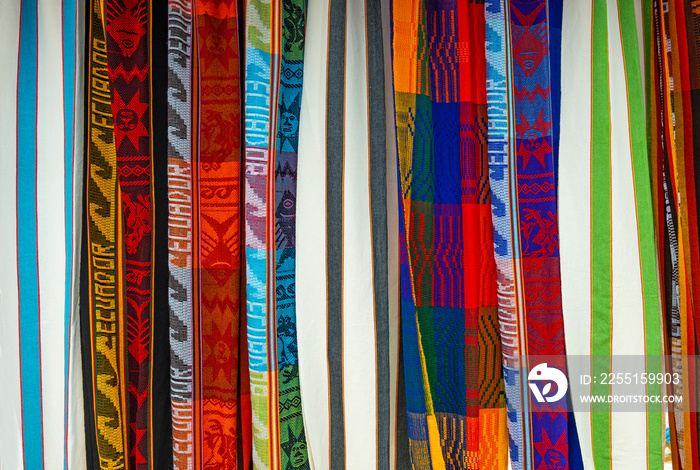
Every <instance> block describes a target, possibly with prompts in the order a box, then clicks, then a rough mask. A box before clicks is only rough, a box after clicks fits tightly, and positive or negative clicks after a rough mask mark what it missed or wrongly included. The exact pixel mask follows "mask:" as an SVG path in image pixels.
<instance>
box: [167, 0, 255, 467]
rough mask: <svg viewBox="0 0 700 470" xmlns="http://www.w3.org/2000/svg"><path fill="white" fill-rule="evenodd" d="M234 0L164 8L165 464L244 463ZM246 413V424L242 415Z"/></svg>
mask: <svg viewBox="0 0 700 470" xmlns="http://www.w3.org/2000/svg"><path fill="white" fill-rule="evenodd" d="M238 19H239V18H238V10H237V4H236V2H213V1H194V2H190V1H184V0H173V1H171V2H170V3H169V11H168V37H169V51H168V67H169V74H168V126H169V127H168V200H169V208H170V209H169V219H168V240H169V243H168V247H169V261H168V266H169V271H170V280H169V292H170V295H169V303H170V351H171V356H170V357H171V360H170V371H171V375H170V384H171V406H172V408H171V416H172V432H173V447H172V452H173V466H174V468H176V469H195V468H210V467H211V468H242V469H243V468H248V465H247V462H248V461H249V460H250V451H249V449H250V424H249V420H250V415H249V402H248V399H247V392H246V390H247V374H245V373H243V374H241V373H240V372H241V371H242V370H243V371H245V367H244V366H243V367H241V366H242V364H243V361H244V360H245V355H244V354H240V345H241V340H242V338H241V337H240V335H239V333H240V329H241V325H242V324H243V323H242V322H243V318H242V317H241V315H240V311H241V305H240V303H241V256H240V249H241V238H240V233H241V225H240V224H241V219H240V216H241V211H240V204H241V197H240V176H241V166H240V162H241V153H240V144H241V140H240V135H241V112H240V56H239V37H238V33H239V28H238ZM246 423H248V424H246Z"/></svg>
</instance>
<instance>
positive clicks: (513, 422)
mask: <svg viewBox="0 0 700 470" xmlns="http://www.w3.org/2000/svg"><path fill="white" fill-rule="evenodd" d="M484 8H485V12H484V16H485V20H486V62H487V68H486V95H487V103H488V143H489V144H488V149H489V182H490V184H491V208H492V210H491V216H492V222H493V241H494V256H495V262H496V269H497V273H498V274H497V292H498V322H499V328H500V333H501V348H502V354H503V378H504V382H505V393H506V402H507V408H508V413H507V416H508V434H509V438H510V461H511V465H512V467H513V470H522V469H523V468H528V465H527V463H526V462H525V460H524V459H525V458H526V456H527V455H528V454H529V449H530V448H531V440H530V439H529V436H530V433H529V432H528V429H529V426H530V425H529V422H530V416H529V414H526V413H525V414H524V411H525V408H524V406H522V405H521V403H522V402H521V400H522V394H523V393H522V391H523V390H524V389H523V385H524V384H523V380H527V378H524V377H523V376H522V374H521V368H522V362H523V361H524V359H522V358H521V357H520V354H521V349H520V348H521V346H522V343H523V341H524V340H523V339H522V338H521V335H522V329H521V327H522V322H521V320H520V318H519V315H518V312H519V308H518V305H519V303H522V301H521V300H520V297H519V296H518V295H516V284H515V283H516V278H515V272H516V270H517V265H516V258H515V256H514V253H515V252H514V245H516V246H517V239H516V240H515V243H514V240H513V232H512V229H513V228H512V223H511V215H512V211H513V208H514V207H515V206H516V205H517V200H516V199H515V197H514V195H513V194H512V189H513V188H512V185H511V181H512V178H511V169H512V168H514V162H515V158H514V151H513V150H514V147H513V146H514V145H515V129H514V128H513V125H512V123H513V121H512V119H511V117H512V109H513V108H512V100H511V97H510V90H511V87H512V74H511V73H510V67H509V65H508V64H509V63H508V62H507V58H509V55H508V54H507V49H508V47H507V44H506V37H507V36H506V32H507V23H506V4H505V2H504V0H486V1H485V2H484Z"/></svg>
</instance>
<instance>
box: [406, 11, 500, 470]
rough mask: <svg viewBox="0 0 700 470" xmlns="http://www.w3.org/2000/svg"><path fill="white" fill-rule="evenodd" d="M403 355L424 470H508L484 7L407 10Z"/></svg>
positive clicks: (414, 438)
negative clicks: (492, 203) (489, 145)
mask: <svg viewBox="0 0 700 470" xmlns="http://www.w3.org/2000/svg"><path fill="white" fill-rule="evenodd" d="M393 20H394V21H393V25H392V27H393V31H392V32H393V59H394V63H393V75H394V89H395V106H396V127H397V140H398V160H399V164H398V166H399V183H400V188H399V192H400V194H399V200H400V214H401V217H400V223H401V237H400V243H401V286H402V289H401V290H402V297H401V301H402V305H401V308H402V326H403V348H404V349H403V350H404V364H405V374H406V398H407V407H408V422H409V425H408V429H409V438H410V446H411V461H412V464H413V468H421V469H422V468H494V469H495V468H502V469H505V468H507V455H508V454H507V448H508V444H507V443H508V434H507V427H506V409H505V395H504V382H503V370H502V367H501V342H500V336H499V326H498V311H497V299H496V265H495V262H494V256H493V228H492V222H491V189H490V184H489V175H488V141H487V136H488V134H487V132H488V127H487V122H488V121H487V108H486V104H487V102H486V58H485V49H484V47H485V46H484V37H485V32H484V27H485V17H484V5H483V4H480V3H478V2H464V3H461V4H457V3H456V2H426V3H423V2H421V1H405V2H402V1H395V2H394V4H393Z"/></svg>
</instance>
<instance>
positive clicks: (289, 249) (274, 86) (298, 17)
mask: <svg viewBox="0 0 700 470" xmlns="http://www.w3.org/2000/svg"><path fill="white" fill-rule="evenodd" d="M247 15H248V16H247V24H248V30H247V32H246V90H245V93H246V94H245V109H246V143H245V146H246V167H245V185H246V186H245V188H246V189H245V191H246V193H245V195H246V219H245V220H246V261H247V266H246V281H247V289H246V292H247V305H248V344H249V348H250V349H249V350H250V356H249V361H250V371H249V373H250V380H251V387H252V392H253V395H252V397H251V398H252V407H253V437H254V448H253V462H254V464H255V468H259V469H264V468H282V469H292V468H294V469H296V468H299V469H309V468H310V463H309V457H308V452H307V445H306V435H305V432H304V420H303V417H302V407H301V396H300V388H299V359H298V355H297V350H298V347H297V336H296V299H295V283H296V274H295V271H296V242H295V237H296V197H297V152H298V142H299V117H300V116H299V114H300V110H301V95H302V78H303V65H304V62H303V59H304V27H305V17H306V1H305V0H294V1H285V2H282V1H277V0H272V1H254V2H251V3H250V4H249V6H248V9H247Z"/></svg>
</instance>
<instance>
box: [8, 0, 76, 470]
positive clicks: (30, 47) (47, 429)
mask: <svg viewBox="0 0 700 470" xmlns="http://www.w3.org/2000/svg"><path fill="white" fill-rule="evenodd" d="M82 17H83V15H82V12H81V11H80V10H79V8H78V6H77V5H76V2H75V1H74V0H64V1H63V2H56V1H53V0H23V1H21V2H20V1H16V2H4V4H3V12H2V15H0V44H2V47H0V63H1V64H2V66H1V67H0V80H1V81H2V84H3V85H2V87H0V116H2V117H1V118H0V220H2V225H0V247H1V248H0V266H2V269H0V468H2V469H13V470H14V469H18V470H21V469H31V470H39V469H82V468H85V466H86V462H85V437H84V435H85V432H84V420H83V405H82V403H83V394H82V380H81V377H82V375H81V364H80V349H79V348H80V342H79V341H78V328H77V325H78V318H77V308H76V306H77V300H78V299H77V287H78V285H77V276H76V273H77V269H78V266H79V259H78V257H79V243H80V228H81V222H80V215H79V214H80V209H81V207H80V202H79V201H80V200H81V198H80V195H81V192H82V179H83V172H82V157H81V155H82V150H83V148H82V131H81V129H82V125H83V124H82V112H81V110H82V93H81V91H80V90H81V89H82V86H83V83H82V79H81V78H80V75H79V74H80V72H81V70H80V69H78V68H76V64H80V63H82V57H81V55H82V50H83V47H82V41H81V34H82V24H83V19H82ZM76 110H77V111H78V112H77V113H76Z"/></svg>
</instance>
